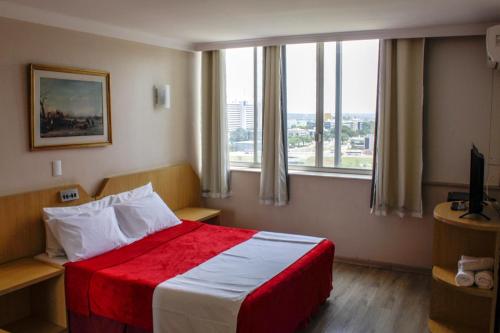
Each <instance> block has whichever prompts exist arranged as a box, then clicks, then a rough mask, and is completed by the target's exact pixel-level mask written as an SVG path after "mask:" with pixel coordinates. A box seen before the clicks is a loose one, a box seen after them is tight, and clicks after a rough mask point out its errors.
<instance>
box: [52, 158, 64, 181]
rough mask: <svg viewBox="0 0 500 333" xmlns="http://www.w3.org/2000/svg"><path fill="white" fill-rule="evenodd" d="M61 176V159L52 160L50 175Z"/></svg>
mask: <svg viewBox="0 0 500 333" xmlns="http://www.w3.org/2000/svg"><path fill="white" fill-rule="evenodd" d="M60 176H62V162H61V160H56V161H52V177H60Z"/></svg>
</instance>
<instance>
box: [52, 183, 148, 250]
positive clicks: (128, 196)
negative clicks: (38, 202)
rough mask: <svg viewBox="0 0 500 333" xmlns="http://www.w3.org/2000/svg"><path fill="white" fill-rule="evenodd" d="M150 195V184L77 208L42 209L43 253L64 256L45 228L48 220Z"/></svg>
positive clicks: (54, 239)
mask: <svg viewBox="0 0 500 333" xmlns="http://www.w3.org/2000/svg"><path fill="white" fill-rule="evenodd" d="M151 193H153V186H152V185H151V183H148V184H146V185H144V186H141V187H138V188H135V189H133V190H131V191H127V192H122V193H119V194H115V195H110V196H107V197H104V198H102V199H100V200H96V201H92V202H89V203H86V204H83V205H79V206H69V207H51V208H44V209H43V220H44V221H45V242H46V247H45V252H47V255H48V256H49V257H51V258H54V257H59V256H64V249H63V247H62V246H61V244H60V243H59V242H58V241H57V239H56V238H55V237H54V235H53V234H52V232H51V230H50V228H48V227H47V222H48V221H49V220H51V219H55V218H62V217H66V216H72V215H78V214H82V213H85V212H91V211H95V210H99V209H103V208H106V207H109V206H111V205H113V204H115V203H120V202H125V201H127V200H134V199H138V198H141V197H144V196H146V195H149V194H151Z"/></svg>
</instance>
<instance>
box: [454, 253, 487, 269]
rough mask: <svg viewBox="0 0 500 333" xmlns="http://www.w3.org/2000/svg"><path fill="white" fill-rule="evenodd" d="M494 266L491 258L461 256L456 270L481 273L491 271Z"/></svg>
mask: <svg viewBox="0 0 500 333" xmlns="http://www.w3.org/2000/svg"><path fill="white" fill-rule="evenodd" d="M494 264H495V259H493V258H489V257H484V258H480V257H470V256H462V257H461V258H460V260H459V261H458V268H459V269H462V270H464V271H482V270H491V269H493V265H494Z"/></svg>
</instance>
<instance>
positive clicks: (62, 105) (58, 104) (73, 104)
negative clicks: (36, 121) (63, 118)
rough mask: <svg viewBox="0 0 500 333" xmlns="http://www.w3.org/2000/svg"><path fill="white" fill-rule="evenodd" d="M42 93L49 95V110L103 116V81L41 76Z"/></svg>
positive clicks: (47, 104)
mask: <svg viewBox="0 0 500 333" xmlns="http://www.w3.org/2000/svg"><path fill="white" fill-rule="evenodd" d="M40 94H41V95H42V96H43V95H45V96H46V97H47V101H46V106H47V110H48V111H55V110H59V111H62V112H64V113H66V114H68V115H71V116H81V117H82V116H83V117H89V116H102V104H103V103H102V83H101V82H94V81H80V80H68V79H54V78H40Z"/></svg>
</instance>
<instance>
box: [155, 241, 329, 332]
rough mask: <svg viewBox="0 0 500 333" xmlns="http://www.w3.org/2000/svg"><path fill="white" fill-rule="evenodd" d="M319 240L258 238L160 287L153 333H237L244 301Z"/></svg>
mask: <svg viewBox="0 0 500 333" xmlns="http://www.w3.org/2000/svg"><path fill="white" fill-rule="evenodd" d="M322 240H323V238H317V237H309V236H300V235H289V234H280V233H272V232H259V233H257V234H255V235H254V236H253V237H252V238H250V239H249V240H247V241H245V242H243V243H241V244H239V245H236V246H234V247H233V248H231V249H229V250H227V251H224V252H223V253H221V254H219V255H217V256H215V257H214V258H212V259H210V260H208V261H206V262H204V263H202V264H201V265H199V266H197V267H195V268H193V269H191V270H189V271H188V272H186V273H184V274H181V275H177V276H176V277H174V278H172V279H169V280H167V281H165V282H162V283H161V284H159V285H158V286H157V287H156V288H155V291H154V294H153V326H154V332H155V333H164V332H168V333H176V332H192V333H229V332H236V327H237V319H238V312H239V309H240V306H241V303H242V302H243V301H244V299H245V298H246V296H247V295H248V294H249V293H250V292H252V291H253V290H255V289H256V288H258V287H259V286H261V285H262V284H264V283H265V282H266V281H268V280H270V279H272V278H273V277H274V276H276V275H277V274H279V273H280V272H282V271H283V270H284V269H286V268H287V267H288V266H290V265H291V264H293V263H294V262H295V261H297V260H298V259H300V258H301V257H302V256H304V255H305V254H306V253H307V252H309V251H310V250H311V249H312V248H314V247H315V246H316V245H317V244H318V243H319V242H321V241H322Z"/></svg>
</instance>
